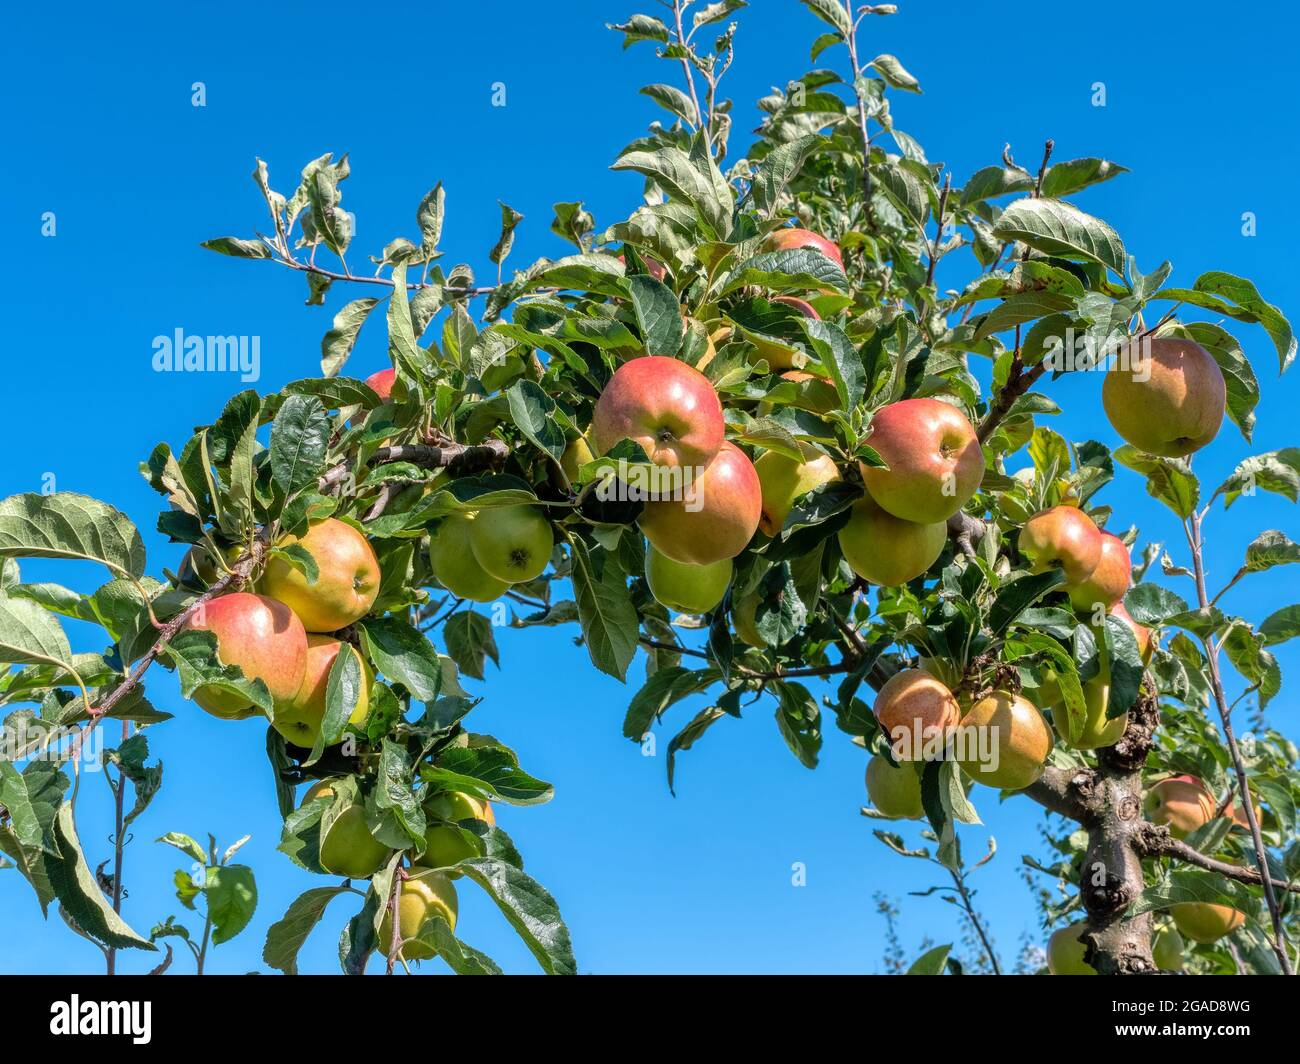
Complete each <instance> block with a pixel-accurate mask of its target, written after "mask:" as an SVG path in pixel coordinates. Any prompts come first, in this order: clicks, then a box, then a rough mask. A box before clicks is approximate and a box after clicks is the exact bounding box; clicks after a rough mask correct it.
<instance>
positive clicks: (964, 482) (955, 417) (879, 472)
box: [862, 399, 984, 524]
mask: <svg viewBox="0 0 1300 1064" xmlns="http://www.w3.org/2000/svg"><path fill="white" fill-rule="evenodd" d="M867 443H868V445H869V446H871V447H872V448H874V449H875V451H876V452H877V453H878V454H879V455H880V457H881V458H883V459H884V460H885V465H886V466H888V468H887V469H881V468H879V467H875V466H867V465H863V466H862V480H863V482H864V483H865V484H866V485H867V490H868V491H869V492H870V493H871V497H872V498H873V499H875V500H876V502H878V503H879V504H880V505H881V506H882V507H884V508H885V509H886V510H888V511H889V512H890V513H891V514H893V515H894V516H895V517H901V518H902V519H903V520H904V521H917V522H919V523H921V524H932V523H933V522H935V521H946V520H948V518H950V517H951V516H952V515H953V514H955V513H956V512H957V511H958V510H960V509H961V508H962V507H963V506H964V505H965V504H966V501H967V500H968V499H969V498H970V497H971V496H972V495H974V494H975V489H976V488H978V487H979V486H980V481H981V480H983V479H984V452H983V450H982V449H981V447H980V442H979V440H978V439H977V438H976V436H975V429H974V427H972V425H971V423H970V421H969V420H968V419H967V418H966V415H965V414H963V413H962V412H961V411H960V410H958V409H957V408H956V407H955V406H952V405H951V404H950V403H944V402H941V401H940V400H938V399H904V400H902V401H901V402H898V403H890V404H889V406H886V407H884V408H883V409H880V410H877V411H876V414H875V417H874V418H872V421H871V435H870V436H869V437H868V438H867Z"/></svg>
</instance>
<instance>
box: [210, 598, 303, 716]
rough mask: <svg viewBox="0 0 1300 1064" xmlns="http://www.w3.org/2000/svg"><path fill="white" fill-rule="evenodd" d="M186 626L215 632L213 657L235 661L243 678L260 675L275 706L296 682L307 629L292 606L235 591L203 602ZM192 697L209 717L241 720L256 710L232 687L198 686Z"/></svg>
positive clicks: (289, 696) (295, 690) (228, 662)
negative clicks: (215, 639) (226, 688)
mask: <svg viewBox="0 0 1300 1064" xmlns="http://www.w3.org/2000/svg"><path fill="white" fill-rule="evenodd" d="M185 627H186V628H189V629H192V630H194V631H199V632H211V633H212V634H213V635H215V636H216V637H217V660H219V661H220V662H221V663H222V664H223V665H236V666H238V667H239V669H240V670H241V671H242V672H243V674H244V678H245V679H247V680H261V681H262V682H263V683H264V684H266V689H267V690H268V691H269V692H270V693H271V698H272V700H273V701H274V702H275V704H276V705H277V706H278V705H280V704H281V703H282V702H288V701H289V700H291V699H292V698H293V697H294V696H295V695H296V694H297V693H298V689H299V688H300V687H301V686H302V679H303V676H304V674H305V673H306V670H307V633H306V632H305V631H303V627H302V622H301V621H300V620H299V619H298V618H297V616H295V614H294V612H293V610H291V609H289V607H288V606H286V605H284V603H282V602H277V601H276V600H275V599H271V598H266V597H265V596H263V595H250V594H248V593H247V592H243V591H238V592H235V593H234V594H230V595H221V596H219V597H218V598H214V599H212V600H210V601H208V602H205V603H204V604H203V606H202V607H201V608H200V609H199V610H198V611H197V612H196V613H195V614H194V616H192V617H191V618H190V619H189V621H187V622H186V625H185ZM194 701H195V702H197V703H198V704H199V705H200V706H201V707H202V708H203V709H205V710H207V711H208V712H209V713H211V714H212V715H213V716H214V717H221V718H222V719H224V720H243V719H245V718H246V717H251V716H254V715H255V714H256V713H257V712H258V710H257V709H256V708H255V707H254V706H253V704H252V703H251V702H249V701H248V700H247V699H245V698H241V697H240V696H239V695H237V694H235V693H234V692H233V691H224V690H221V689H220V688H216V687H200V688H198V690H196V691H195V692H194Z"/></svg>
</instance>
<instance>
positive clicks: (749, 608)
mask: <svg viewBox="0 0 1300 1064" xmlns="http://www.w3.org/2000/svg"><path fill="white" fill-rule="evenodd" d="M761 601H762V599H761V598H760V596H759V594H758V592H756V591H755V592H751V593H750V594H748V595H745V596H743V597H742V598H741V599H740V601H739V602H736V601H734V600H733V601H732V603H731V625H732V627H733V628H735V630H736V638H737V639H739V640H740V641H741V642H742V643H748V644H749V645H750V646H751V647H760V648H761V647H765V646H767V642H766V641H765V640H764V639H763V636H762V634H761V633H760V632H759V630H758V605H759V603H760V602H761Z"/></svg>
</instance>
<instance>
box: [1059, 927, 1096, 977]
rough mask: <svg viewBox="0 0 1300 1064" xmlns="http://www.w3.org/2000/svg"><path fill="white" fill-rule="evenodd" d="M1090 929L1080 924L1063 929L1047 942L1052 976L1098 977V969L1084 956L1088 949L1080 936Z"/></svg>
mask: <svg viewBox="0 0 1300 1064" xmlns="http://www.w3.org/2000/svg"><path fill="white" fill-rule="evenodd" d="M1087 929H1088V925H1087V924H1086V923H1083V922H1080V923H1077V924H1071V925H1070V926H1069V927H1063V928H1061V929H1060V930H1059V931H1057V932H1056V933H1055V934H1053V935H1052V937H1051V938H1049V939H1048V940H1047V970H1048V971H1049V972H1051V974H1052V975H1096V974H1097V969H1096V968H1094V967H1093V966H1092V965H1091V964H1088V963H1087V962H1086V961H1085V960H1084V959H1083V955H1084V952H1085V950H1086V948H1087V947H1085V946H1084V944H1083V943H1082V942H1081V941H1080V940H1079V936H1080V935H1081V934H1082V933H1083V932H1084V931H1086V930H1087Z"/></svg>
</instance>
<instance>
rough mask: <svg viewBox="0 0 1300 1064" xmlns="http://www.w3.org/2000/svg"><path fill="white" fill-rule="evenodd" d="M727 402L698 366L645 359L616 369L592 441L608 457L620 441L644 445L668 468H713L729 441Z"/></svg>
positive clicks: (595, 417)
mask: <svg viewBox="0 0 1300 1064" xmlns="http://www.w3.org/2000/svg"><path fill="white" fill-rule="evenodd" d="M723 431H724V426H723V420H722V403H721V402H719V401H718V393H717V392H716V391H714V390H713V385H712V384H711V383H709V378H708V377H706V376H705V375H704V374H703V373H701V372H700V371H699V370H697V369H695V368H694V367H693V366H688V365H687V364H686V363H685V362H681V361H678V360H677V359H675V358H665V357H664V356H662V355H645V356H642V357H640V358H634V359H632V360H631V361H630V362H624V363H623V365H621V366H619V368H618V369H617V370H615V372H614V375H613V376H612V377H611V378H610V379H609V383H608V384H607V385H605V390H604V391H603V392H601V393H600V398H599V399H598V400H597V401H596V409H595V412H594V413H593V415H592V421H591V436H592V442H593V443H595V445H596V450H597V451H598V452H599V453H600V454H607V453H608V452H609V451H610V450H611V449H612V448H613V447H614V445H615V444H616V443H618V442H619V440H623V439H630V440H633V441H634V442H636V443H638V444H640V445H641V447H642V448H643V449H644V450H645V453H646V454H647V455H649V456H650V460H651V461H652V462H654V463H655V464H657V465H663V466H696V467H703V466H706V465H708V464H709V462H710V461H711V460H712V459H713V456H714V455H716V454H717V453H718V448H719V447H721V446H722V440H723Z"/></svg>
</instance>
